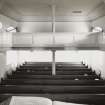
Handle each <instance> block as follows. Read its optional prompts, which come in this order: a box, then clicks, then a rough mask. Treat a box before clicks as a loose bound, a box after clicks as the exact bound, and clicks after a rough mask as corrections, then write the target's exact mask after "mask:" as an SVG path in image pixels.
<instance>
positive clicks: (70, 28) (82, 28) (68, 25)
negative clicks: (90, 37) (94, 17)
mask: <svg viewBox="0 0 105 105" xmlns="http://www.w3.org/2000/svg"><path fill="white" fill-rule="evenodd" d="M89 31H90V23H89V22H57V23H56V32H89Z"/></svg>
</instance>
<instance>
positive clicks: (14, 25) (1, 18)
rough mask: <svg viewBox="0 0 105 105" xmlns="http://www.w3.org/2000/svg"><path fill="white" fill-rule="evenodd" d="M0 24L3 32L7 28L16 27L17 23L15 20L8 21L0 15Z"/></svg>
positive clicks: (7, 18)
mask: <svg viewBox="0 0 105 105" xmlns="http://www.w3.org/2000/svg"><path fill="white" fill-rule="evenodd" d="M0 22H2V24H3V30H5V29H6V28H8V27H9V26H13V27H16V26H17V22H16V21H15V20H13V19H10V18H9V17H6V16H4V15H2V14H0Z"/></svg>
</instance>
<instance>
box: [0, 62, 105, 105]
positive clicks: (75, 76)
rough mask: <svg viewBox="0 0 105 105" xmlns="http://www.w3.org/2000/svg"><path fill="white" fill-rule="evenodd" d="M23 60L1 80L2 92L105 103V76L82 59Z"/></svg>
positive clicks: (79, 101)
mask: <svg viewBox="0 0 105 105" xmlns="http://www.w3.org/2000/svg"><path fill="white" fill-rule="evenodd" d="M51 66H52V65H51V63H44V62H40V63H36V62H25V63H24V64H23V65H22V66H20V67H17V68H16V71H13V72H12V74H11V75H7V78H5V79H3V80H2V82H1V84H0V94H1V95H9V96H13V95H15V96H16V95H18V96H42V97H47V98H51V99H52V100H58V101H66V102H75V103H82V104H95V105H100V104H105V80H103V79H102V78H101V77H100V76H98V75H96V73H95V71H92V69H90V68H88V67H87V66H85V65H84V64H82V63H81V62H77V63H74V62H71V63H60V62H58V63H56V75H52V67H51Z"/></svg>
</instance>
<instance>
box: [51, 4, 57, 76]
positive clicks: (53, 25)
mask: <svg viewBox="0 0 105 105" xmlns="http://www.w3.org/2000/svg"><path fill="white" fill-rule="evenodd" d="M52 33H53V46H54V45H55V5H52ZM52 75H56V61H55V49H53V50H52Z"/></svg>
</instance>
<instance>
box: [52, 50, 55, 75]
mask: <svg viewBox="0 0 105 105" xmlns="http://www.w3.org/2000/svg"><path fill="white" fill-rule="evenodd" d="M55 52H56V51H55V50H52V75H56V62H55Z"/></svg>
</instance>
